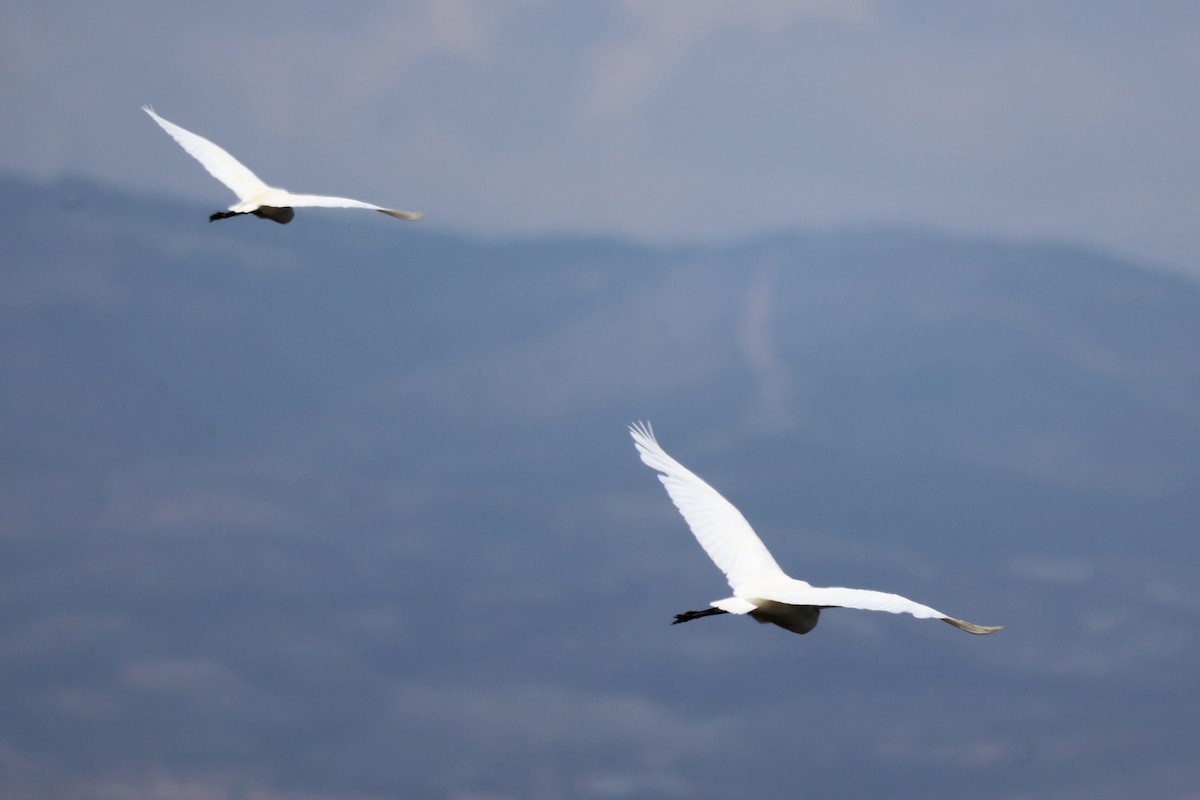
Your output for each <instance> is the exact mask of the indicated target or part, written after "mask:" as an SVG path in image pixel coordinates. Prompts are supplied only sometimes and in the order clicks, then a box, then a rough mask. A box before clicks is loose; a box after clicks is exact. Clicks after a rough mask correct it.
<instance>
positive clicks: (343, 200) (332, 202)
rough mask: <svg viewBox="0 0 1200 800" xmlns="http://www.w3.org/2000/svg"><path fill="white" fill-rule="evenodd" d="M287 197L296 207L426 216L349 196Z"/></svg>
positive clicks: (411, 217)
mask: <svg viewBox="0 0 1200 800" xmlns="http://www.w3.org/2000/svg"><path fill="white" fill-rule="evenodd" d="M286 199H287V204H288V205H289V206H294V207H296V208H302V207H308V208H366V209H369V210H371V211H379V212H381V213H383V214H387V215H388V216H389V217H395V218H396V219H420V218H421V217H423V216H425V214H424V213H423V212H420V211H399V210H397V209H394V208H381V207H380V206H377V205H373V204H371V203H364V202H363V201H361V200H351V199H350V198H349V197H326V196H325V195H320V194H292V193H291V192H288V193H287V195H286Z"/></svg>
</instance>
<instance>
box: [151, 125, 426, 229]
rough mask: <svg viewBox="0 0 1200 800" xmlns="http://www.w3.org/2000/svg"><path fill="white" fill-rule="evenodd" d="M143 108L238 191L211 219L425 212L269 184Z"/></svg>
mask: <svg viewBox="0 0 1200 800" xmlns="http://www.w3.org/2000/svg"><path fill="white" fill-rule="evenodd" d="M142 110H143V111H145V112H146V113H147V114H149V115H150V118H151V119H153V120H154V121H155V122H157V123H158V124H159V125H160V126H161V127H162V129H163V130H164V131H166V132H167V133H169V134H170V135H171V138H172V139H174V140H175V141H176V142H178V143H179V146H180V147H182V148H183V149H184V150H186V151H187V153H188V155H190V156H191V157H192V158H194V159H196V160H197V161H199V162H200V164H201V166H203V167H204V168H205V169H206V170H208V174H209V175H212V176H213V177H214V178H216V179H217V180H219V181H220V182H221V183H223V184H225V185H226V186H228V187H229V188H230V189H232V190H233V193H234V194H236V195H237V198H238V201H237V202H236V203H234V204H233V205H231V206H230V207H229V210H228V211H218V212H216V213H215V214H213V215H211V216H210V217H209V218H208V221H209V222H212V221H214V220H218V219H226V218H228V217H236V216H239V215H241V214H253V215H254V216H256V217H261V218H262V219H269V220H273V221H275V222H278V223H279V224H281V225H286V224H287V223H289V222H291V221H292V217H294V216H295V212H294V211H292V209H293V208H299V207H310V206H311V207H318V208H365V209H368V210H371V211H379V212H381V213H384V214H387V215H388V216H389V217H395V218H397V219H420V218H421V217H423V216H425V215H424V214H423V213H421V212H417V211H397V210H396V209H393V208H380V207H379V206H376V205H372V204H370V203H364V202H362V201H361V200H351V199H350V198H349V197H324V196H322V195H318V194H292V193H291V192H289V191H287V190H286V189H280V188H278V187H275V186H268V185H267V184H265V183H263V182H262V181H261V180H260V179H259V178H258V176H257V175H255V174H254V173H253V172H251V171H250V170H249V169H247V168H246V167H245V166H244V165H243V164H242V163H241V162H240V161H238V160H237V159H236V158H234V157H233V156H231V155H229V153H227V152H225V150H223V149H222V148H221V147H219V146H218V145H216V144H213V143H212V142H210V141H209V140H208V139H205V138H204V137H203V136H200V135H198V134H195V133H192V132H191V131H189V130H184V129H183V128H181V127H179V126H178V125H176V124H175V123H173V122H171V121H169V120H165V119H163V118H162V117H160V116H159V115H158V114H155V113H154V109H152V108H150V106H142Z"/></svg>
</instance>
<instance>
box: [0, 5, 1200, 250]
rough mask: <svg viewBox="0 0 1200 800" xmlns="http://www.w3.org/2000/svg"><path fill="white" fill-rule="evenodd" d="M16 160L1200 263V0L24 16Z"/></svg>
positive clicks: (643, 221)
mask: <svg viewBox="0 0 1200 800" xmlns="http://www.w3.org/2000/svg"><path fill="white" fill-rule="evenodd" d="M0 18H2V21H3V24H0V85H2V86H3V98H4V100H3V106H2V108H3V112H4V120H5V121H4V124H3V125H2V126H0V170H5V171H9V172H16V173H20V174H32V175H35V176H39V177H53V176H59V175H68V174H82V175H84V176H89V177H94V178H98V179H103V180H112V181H118V182H120V183H121V184H123V185H126V186H130V187H134V188H139V189H145V190H146V191H151V192H169V193H172V194H174V195H177V196H186V197H188V198H193V199H196V200H202V201H204V202H206V203H209V204H211V205H212V206H213V208H214V209H216V208H219V207H224V206H225V205H227V204H228V203H229V202H231V200H232V196H231V195H229V194H228V192H227V191H226V190H225V189H224V188H222V187H221V186H219V185H218V184H216V183H214V182H213V181H212V180H211V179H210V178H209V177H208V176H207V175H205V174H204V173H203V171H201V169H200V168H199V166H198V165H196V164H195V163H193V162H192V161H191V160H190V159H189V158H188V157H187V156H186V155H185V154H184V153H183V152H182V151H181V150H179V149H178V148H177V147H176V146H175V145H174V144H173V143H172V142H171V141H170V140H169V139H168V138H167V137H166V136H165V135H164V134H163V133H162V131H160V130H158V129H157V127H156V126H155V125H154V124H153V123H152V122H151V121H150V120H149V119H148V118H147V117H146V116H145V115H144V114H142V113H141V112H140V111H139V110H138V108H139V106H141V105H142V104H144V103H150V104H152V105H154V106H155V108H156V109H157V110H158V111H159V112H160V113H161V114H162V115H163V116H165V117H167V118H168V119H170V120H172V121H175V122H177V123H179V124H181V125H183V126H184V127H187V128H189V129H192V130H195V131H196V132H198V133H201V134H203V135H205V136H208V137H210V138H212V139H214V140H215V141H217V142H218V143H219V144H222V145H223V146H225V147H227V148H228V149H230V150H231V151H232V152H233V153H234V154H235V155H236V156H238V157H239V158H241V159H242V160H244V161H245V162H246V163H247V164H248V165H249V166H250V167H251V168H252V169H254V170H255V171H256V172H258V174H259V175H260V176H261V177H263V178H264V179H265V180H267V181H268V182H272V183H277V184H281V185H284V186H286V187H288V188H292V189H296V190H300V191H313V192H328V193H335V194H348V195H351V196H354V197H360V198H361V199H364V200H368V201H372V202H376V203H380V204H384V205H390V206H396V207H401V208H416V209H422V210H425V211H426V212H428V214H429V217H428V220H427V223H422V224H430V225H435V226H439V227H445V228H448V229H455V230H462V231H467V232H478V233H484V234H489V235H491V234H499V235H510V234H520V235H525V234H537V233H543V232H564V231H569V232H584V233H590V232H598V233H615V234H621V235H631V236H635V237H639V238H645V239H651V240H655V241H680V240H695V239H705V240H711V239H722V238H728V237H733V236H742V235H747V234H753V233H756V232H761V231H765V230H773V229H780V228H789V227H797V226H803V227H812V226H827V225H847V224H848V225H860V224H872V223H887V224H899V225H910V224H912V225H919V226H923V227H929V228H934V229H941V230H951V231H970V232H983V233H988V234H999V235H1005V236H1007V235H1015V236H1019V237H1045V236H1048V237H1053V238H1058V239H1066V240H1070V241H1074V242H1080V243H1084V244H1088V245H1092V246H1095V247H1099V248H1102V249H1106V250H1110V251H1113V252H1115V253H1117V254H1120V255H1127V256H1132V257H1136V258H1138V259H1139V260H1142V261H1147V262H1151V263H1161V264H1166V265H1172V266H1175V267H1181V268H1184V269H1189V270H1194V271H1196V272H1200V260H1198V259H1197V258H1196V257H1195V255H1194V254H1195V252H1196V251H1197V250H1198V249H1200V225H1197V219H1198V217H1200V157H1198V156H1197V144H1198V143H1200V102H1198V101H1200V5H1197V4H1194V3H1187V2H1144V3H1113V2H1098V1H1097V0H1076V1H1074V2H1070V1H1066V0H1064V1H1063V2H1046V1H1045V0H1037V1H1036V2H1019V1H1018V2H1012V1H1008V0H1006V2H970V3H966V2H961V3H949V2H938V3H935V2H873V1H872V0H810V1H808V2H805V1H803V0H800V1H797V2H784V1H783V0H739V2H722V1H721V0H653V2H651V1H650V0H645V1H642V0H624V2H588V1H577V2H569V3H568V2H558V3H554V2H548V0H524V1H523V2H518V1H517V0H513V1H512V2H497V1H496V0H417V1H414V2H359V3H349V4H332V3H328V2H310V1H308V0H294V1H293V2H290V3H287V4H277V3H227V2H208V3H197V4H190V5H188V6H186V7H184V6H181V5H177V4H164V3H157V2H109V3H103V4H101V3H96V4H78V3H70V4H67V3H62V2H41V1H40V0H39V1H38V2H32V1H31V0H10V2H8V3H6V4H5V10H4V11H3V12H2V13H0Z"/></svg>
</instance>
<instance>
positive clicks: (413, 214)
mask: <svg viewBox="0 0 1200 800" xmlns="http://www.w3.org/2000/svg"><path fill="white" fill-rule="evenodd" d="M378 211H379V213H381V214H387V215H388V216H389V217H395V218H396V219H407V220H411V221H416V220H418V219H420V218H421V217H423V216H425V212H424V211H400V210H398V209H394V208H380V209H378Z"/></svg>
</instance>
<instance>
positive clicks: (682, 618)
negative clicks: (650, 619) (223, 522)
mask: <svg viewBox="0 0 1200 800" xmlns="http://www.w3.org/2000/svg"><path fill="white" fill-rule="evenodd" d="M728 613H729V612H728V611H722V610H721V609H719V608H706V609H704V610H703V611H685V612H683V613H682V614H676V615H675V621H674V622H672V623H671V624H672V625H678V624H679V623H681V622H691V621H692V620H694V619H700V618H701V617H711V616H715V615H716V614H728Z"/></svg>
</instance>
